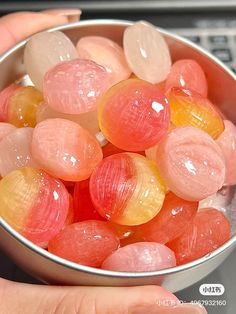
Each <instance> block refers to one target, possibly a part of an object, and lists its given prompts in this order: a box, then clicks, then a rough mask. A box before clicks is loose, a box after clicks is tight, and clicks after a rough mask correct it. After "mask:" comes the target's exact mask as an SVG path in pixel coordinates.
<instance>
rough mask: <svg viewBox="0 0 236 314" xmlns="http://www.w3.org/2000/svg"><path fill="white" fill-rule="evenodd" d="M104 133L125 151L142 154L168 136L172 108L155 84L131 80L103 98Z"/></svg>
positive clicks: (100, 112) (102, 129) (100, 119)
mask: <svg viewBox="0 0 236 314" xmlns="http://www.w3.org/2000/svg"><path fill="white" fill-rule="evenodd" d="M98 115H99V116H98V117H99V125H100V128H101V131H102V132H103V134H104V135H105V137H106V138H107V139H108V140H109V141H110V142H111V143H112V144H113V145H115V146H117V147H118V148H121V149H123V150H130V151H142V150H145V149H146V148H149V147H151V146H153V145H154V144H156V143H157V142H158V141H159V140H160V139H161V138H162V137H163V135H165V134H166V132H167V130H168V127H169V123H170V112H169V104H168V101H167V99H166V98H165V96H164V94H163V93H162V92H161V91H160V90H159V89H158V88H157V87H156V86H155V85H153V84H151V83H148V82H145V81H142V80H138V79H129V80H125V81H122V82H120V83H118V84H116V85H115V86H113V87H112V88H110V89H109V91H108V92H107V93H106V94H105V95H104V96H103V97H102V98H101V100H100V102H99V106H98Z"/></svg>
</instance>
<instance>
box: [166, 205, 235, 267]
mask: <svg viewBox="0 0 236 314" xmlns="http://www.w3.org/2000/svg"><path fill="white" fill-rule="evenodd" d="M186 227H187V228H186V230H185V232H184V233H183V234H182V235H181V236H180V237H178V238H177V239H175V240H173V241H171V242H170V243H168V244H167V245H168V247H170V248H171V249H172V250H173V251H174V252H175V256H176V261H177V265H181V264H185V263H188V262H191V261H194V260H195V259H198V258H200V257H202V256H204V255H206V254H208V253H210V252H212V251H214V250H215V249H217V248H218V247H220V246H221V245H222V244H224V243H225V242H226V241H228V240H229V239H230V223H229V221H228V219H227V218H226V217H225V216H224V215H223V214H222V213H221V212H219V211H218V210H216V209H213V208H209V209H206V210H204V211H200V212H198V213H197V215H196V217H195V218H194V220H193V222H192V223H191V224H190V225H188V226H186Z"/></svg>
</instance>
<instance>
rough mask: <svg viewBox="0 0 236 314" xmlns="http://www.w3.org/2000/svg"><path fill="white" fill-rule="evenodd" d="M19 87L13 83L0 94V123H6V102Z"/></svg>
mask: <svg viewBox="0 0 236 314" xmlns="http://www.w3.org/2000/svg"><path fill="white" fill-rule="evenodd" d="M19 87H20V86H19V85H17V84H15V83H13V84H11V85H9V86H7V87H6V88H4V89H3V90H2V91H1V92H0V121H3V122H6V121H7V120H8V101H9V98H10V96H11V95H12V94H13V93H14V91H15V90H17V89H18V88H19Z"/></svg>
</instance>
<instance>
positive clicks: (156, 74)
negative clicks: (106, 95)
mask: <svg viewBox="0 0 236 314" xmlns="http://www.w3.org/2000/svg"><path fill="white" fill-rule="evenodd" d="M123 46H124V53H125V56H126V59H127V62H128V65H129V67H130V69H131V70H132V71H133V72H134V74H135V75H137V77H139V78H140V79H143V80H146V81H148V82H150V83H159V82H161V81H164V80H165V79H166V77H167V75H168V73H169V71H170V68H171V58H170V53H169V49H168V46H167V44H166V42H165V40H164V38H163V37H162V35H161V34H160V33H159V32H158V30H157V29H156V28H155V27H154V26H153V25H151V24H149V23H147V22H143V21H142V22H137V23H134V24H133V25H132V26H129V27H127V28H126V29H125V31H124V37H123Z"/></svg>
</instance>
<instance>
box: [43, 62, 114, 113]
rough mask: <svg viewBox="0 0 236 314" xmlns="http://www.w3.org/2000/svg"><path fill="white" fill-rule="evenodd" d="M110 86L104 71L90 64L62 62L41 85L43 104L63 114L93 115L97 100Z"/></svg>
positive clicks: (107, 74)
mask: <svg viewBox="0 0 236 314" xmlns="http://www.w3.org/2000/svg"><path fill="white" fill-rule="evenodd" d="M110 86H111V78H110V75H109V73H108V72H107V71H106V69H105V68H104V67H102V66H100V65H98V64H96V63H95V62H93V61H91V60H84V59H75V60H71V61H65V62H61V63H59V64H58V65H56V66H55V67H53V68H52V69H50V70H49V71H48V72H47V73H46V75H45V77H44V82H43V94H44V98H45V100H46V103H47V104H48V105H49V106H50V107H51V108H52V109H54V110H56V111H59V112H62V113H70V114H79V113H84V112H88V111H94V110H95V109H96V107H97V103H98V100H99V98H100V97H101V96H102V95H103V94H104V92H105V91H106V90H107V89H108V88H109V87H110Z"/></svg>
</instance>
